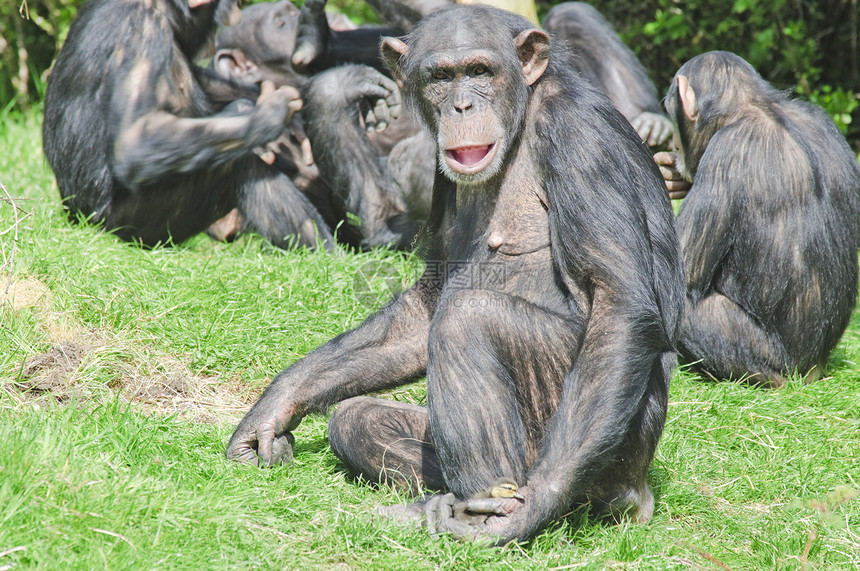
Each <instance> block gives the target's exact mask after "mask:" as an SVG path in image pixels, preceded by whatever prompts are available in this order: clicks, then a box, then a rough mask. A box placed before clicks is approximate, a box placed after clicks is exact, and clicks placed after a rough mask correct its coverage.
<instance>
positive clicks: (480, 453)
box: [227, 5, 684, 540]
mask: <svg viewBox="0 0 860 571" xmlns="http://www.w3.org/2000/svg"><path fill="white" fill-rule="evenodd" d="M382 51H383V56H384V59H385V61H386V63H387V65H389V66H390V67H391V70H392V73H393V74H394V76H395V77H396V78H397V79H398V80H399V81H402V82H403V84H404V93H405V95H406V97H407V98H408V100H409V101H410V103H411V105H412V106H413V107H414V108H415V109H416V111H417V112H418V113H419V115H420V117H421V120H422V122H423V123H424V125H425V127H426V129H427V130H428V131H429V133H430V134H431V136H432V138H433V140H434V141H436V143H437V145H438V149H437V153H436V156H437V160H438V163H439V167H440V171H439V174H437V177H436V181H435V186H434V189H433V206H432V212H431V215H430V220H429V222H428V224H427V226H426V227H425V230H423V231H422V232H425V233H426V241H427V246H428V249H427V251H426V259H427V267H426V270H425V272H424V274H423V275H422V277H421V278H420V279H419V280H418V282H417V283H416V284H415V285H414V286H413V287H412V288H410V289H409V290H407V291H406V292H404V293H403V294H402V295H400V296H398V297H397V298H396V299H395V300H394V301H392V302H391V303H390V304H389V305H388V306H387V307H385V308H383V309H382V310H381V311H379V312H378V313H376V314H375V315H373V316H371V317H370V318H368V319H367V321H365V322H364V323H363V324H362V325H361V326H359V327H358V328H356V329H354V330H352V331H349V332H347V333H344V334H342V335H340V336H338V337H337V338H335V339H333V340H332V341H330V342H328V343H327V344H325V345H324V346H322V347H320V348H318V349H316V350H315V351H313V352H312V353H311V354H310V355H308V356H307V357H305V358H304V359H302V360H300V361H298V362H297V363H295V364H294V365H293V366H291V367H289V368H288V369H286V370H285V371H283V372H282V373H281V374H280V375H278V377H276V378H275V380H274V381H273V382H272V384H271V385H270V386H269V387H268V389H267V390H266V391H265V393H264V394H263V396H262V397H261V398H260V400H259V401H258V402H257V403H256V404H255V405H254V407H253V408H252V409H251V411H250V412H249V413H248V414H247V415H246V416H245V418H244V419H243V420H242V421H241V423H240V424H239V426H238V427H237V428H236V431H235V432H234V434H233V437H232V438H231V441H230V444H229V446H228V448H227V456H228V457H229V458H233V459H236V460H239V461H243V462H249V463H253V464H264V465H269V464H274V463H278V462H285V461H289V460H290V458H291V457H292V443H293V435H292V433H291V431H292V430H293V429H295V427H296V426H297V425H298V423H299V422H300V421H301V419H302V417H303V416H305V415H307V414H309V413H314V412H321V411H324V410H325V409H326V408H327V407H329V406H331V405H332V404H335V403H338V402H340V401H345V402H341V404H340V406H339V407H338V409H337V411H336V412H335V413H334V415H333V416H332V418H331V420H330V423H329V438H330V442H331V446H332V449H333V450H334V451H335V453H336V454H337V455H338V456H339V457H340V458H341V459H342V460H343V462H344V463H345V464H346V465H347V466H348V467H349V469H350V470H351V471H352V472H353V473H354V474H356V475H358V474H360V475H363V476H364V477H366V478H368V479H371V480H381V481H388V482H394V483H400V484H403V485H406V486H411V487H413V488H417V489H420V488H422V487H425V486H426V487H428V488H431V489H437V490H444V489H447V490H449V491H450V492H452V493H450V494H443V495H437V496H434V497H433V498H432V499H431V500H429V501H428V502H426V504H423V509H425V510H426V511H425V515H426V518H427V522H428V524H429V525H430V526H431V529H433V530H435V531H450V532H453V533H456V534H459V535H463V536H473V535H476V534H477V535H483V534H486V535H489V536H492V537H495V538H497V539H501V540H504V539H511V538H519V539H525V538H528V537H531V536H533V535H534V534H536V533H537V532H538V531H539V530H540V529H542V528H543V527H544V526H546V525H547V524H548V523H549V522H551V521H553V520H554V519H556V518H559V517H561V516H562V515H563V514H564V513H566V512H567V510H568V509H569V507H570V506H571V504H572V503H575V502H581V501H586V500H590V501H591V502H592V503H593V506H594V508H595V510H596V511H600V510H606V511H608V512H609V513H610V514H612V515H614V516H620V515H621V514H625V513H626V514H628V515H629V516H630V517H631V518H632V519H633V520H635V521H645V520H648V519H649V518H650V517H651V514H652V511H653V508H654V498H653V496H652V494H651V491H650V489H649V487H648V484H647V481H646V476H647V472H648V466H649V464H650V462H651V459H652V457H653V454H654V450H655V447H656V445H657V441H658V439H659V437H660V434H661V432H662V429H663V423H664V419H665V413H666V406H667V392H668V384H669V376H670V370H671V367H672V366H673V363H674V362H675V353H674V343H675V339H676V331H677V327H678V324H679V321H680V316H681V310H682V307H683V299H684V289H683V275H682V270H681V260H680V249H679V246H678V240H677V236H676V234H675V228H674V220H673V217H672V212H671V208H670V204H669V199H668V197H667V196H666V192H665V188H664V186H663V183H662V180H661V179H660V175H659V172H658V170H657V167H656V165H655V163H654V161H653V160H652V158H651V155H650V153H649V152H648V150H647V148H646V147H645V146H644V145H642V143H641V141H640V140H639V138H638V137H637V135H636V133H635V132H634V131H633V129H632V128H631V127H630V125H629V124H628V123H627V122H626V121H625V120H624V117H623V116H622V115H621V114H620V113H619V112H618V111H617V110H616V109H615V108H614V107H613V106H612V104H611V103H610V102H609V100H608V99H607V98H606V97H605V96H603V95H601V94H600V93H599V92H598V91H597V90H596V89H595V88H594V87H592V86H591V85H590V84H589V83H588V82H586V81H583V80H582V79H580V78H579V76H578V75H576V74H575V73H574V72H572V71H571V70H570V68H569V67H568V66H567V65H566V54H565V52H564V48H563V46H560V45H557V44H552V45H551V44H550V39H549V37H548V36H547V34H546V33H545V32H543V31H542V30H539V29H535V28H534V27H533V26H532V25H531V24H530V23H529V22H528V21H527V20H525V19H523V18H521V17H518V16H515V15H513V14H510V13H506V12H503V11H499V10H496V9H493V8H490V7H487V6H478V5H474V6H459V7H455V8H452V9H450V10H444V11H440V12H436V13H434V14H432V15H430V16H428V17H427V18H425V19H424V20H422V22H421V23H420V24H419V25H418V26H417V27H416V28H415V29H414V30H413V31H412V32H411V33H410V34H409V35H408V36H406V37H405V39H404V41H400V40H397V39H394V38H386V39H385V40H384V43H383V45H382ZM596 149H599V152H595V150H596ZM425 373H426V376H427V408H426V409H425V408H423V407H418V406H414V405H407V404H403V403H397V402H393V401H389V400H385V399H374V398H368V397H359V395H364V394H366V393H371V392H374V391H379V390H384V389H387V388H391V387H395V386H398V385H402V384H404V383H408V382H412V381H415V380H417V379H419V378H420V377H421V376H422V375H424V374H425ZM350 397H358V398H354V399H351V400H346V399H350ZM502 477H505V478H512V479H513V480H514V481H515V482H517V483H518V484H519V485H520V487H519V492H520V493H521V494H522V496H523V498H524V499H523V500H520V499H518V498H490V499H486V498H483V499H476V500H471V499H470V500H466V501H468V502H478V503H474V504H473V503H470V507H469V509H467V510H465V512H466V513H467V512H472V515H474V512H476V511H477V512H482V513H485V514H487V515H488V517H487V519H486V520H485V521H483V522H481V523H478V524H477V525H471V524H470V522H471V517H470V518H469V520H467V521H461V520H458V519H457V517H456V513H464V512H463V510H460V509H458V510H457V511H456V513H455V511H454V509H453V506H454V505H455V504H457V503H458V502H459V501H462V500H463V499H466V498H471V497H472V496H473V495H474V494H476V493H477V492H479V491H480V490H482V489H485V488H487V487H488V486H489V485H490V484H491V483H492V482H493V481H496V480H498V479H499V478H502ZM458 498H460V499H458ZM488 504H489V505H488ZM420 509H422V508H421V504H416V505H413V506H412V510H411V511H419V513H420ZM407 511H410V510H407Z"/></svg>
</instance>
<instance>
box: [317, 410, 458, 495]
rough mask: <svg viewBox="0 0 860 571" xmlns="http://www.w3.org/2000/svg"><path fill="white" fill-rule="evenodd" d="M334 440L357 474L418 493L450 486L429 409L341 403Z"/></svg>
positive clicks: (330, 428)
mask: <svg viewBox="0 0 860 571" xmlns="http://www.w3.org/2000/svg"><path fill="white" fill-rule="evenodd" d="M328 438H329V443H330V444H331V448H332V450H333V451H334V453H335V454H336V455H337V457H338V458H340V459H341V460H342V461H343V463H344V464H346V466H347V468H348V469H349V471H350V472H351V473H352V474H353V475H354V476H360V477H363V478H365V479H367V480H370V481H372V482H380V483H389V484H393V485H395V486H399V487H403V488H407V489H411V490H412V491H413V492H415V493H420V492H422V491H423V490H425V489H428V490H437V491H438V490H443V489H444V488H445V482H444V481H443V480H442V470H441V468H440V467H439V459H438V458H437V456H436V451H435V450H434V449H433V444H432V442H431V439H430V422H429V419H428V418H427V409H425V408H424V407H420V406H416V405H411V404H406V403H401V402H397V401H391V400H385V399H378V398H370V397H356V398H352V399H349V400H346V401H343V402H342V403H340V404H339V405H338V407H337V409H336V410H335V412H334V414H332V416H331V419H330V420H329V425H328Z"/></svg>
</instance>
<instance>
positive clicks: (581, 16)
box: [543, 2, 672, 148]
mask: <svg viewBox="0 0 860 571" xmlns="http://www.w3.org/2000/svg"><path fill="white" fill-rule="evenodd" d="M543 28H544V29H545V30H546V31H547V32H549V33H550V34H552V35H554V36H555V37H557V38H558V39H560V40H563V41H564V42H565V43H566V44H567V45H568V47H570V48H571V50H573V52H574V53H575V54H576V55H577V58H576V60H575V61H576V64H575V65H576V68H577V70H578V71H579V72H580V73H581V74H582V75H583V76H585V77H586V78H587V79H589V80H590V81H592V82H594V84H595V85H597V86H598V87H599V88H600V89H601V90H602V91H603V93H605V94H606V95H607V96H608V97H609V99H610V100H611V101H612V104H613V105H615V108H616V109H618V110H619V111H621V114H622V115H624V116H625V117H627V120H628V121H630V124H631V125H633V128H634V129H636V132H637V133H639V136H640V137H641V138H642V140H643V141H645V142H646V143H648V145H649V146H651V147H655V148H659V147H664V146H666V144H667V143H668V142H669V140H670V139H671V138H672V122H671V121H669V119H668V118H667V117H666V116H665V115H664V114H663V109H662V108H661V107H660V98H659V96H658V95H657V88H656V87H654V83H653V82H652V81H651V79H650V78H649V77H648V72H646V71H645V67H644V66H643V65H642V63H641V62H640V61H639V58H637V57H636V54H634V53H633V51H632V50H631V49H630V48H629V47H627V45H626V44H624V42H622V41H621V38H619V37H618V34H616V33H615V30H614V29H613V28H612V25H611V24H610V23H609V22H607V21H606V18H604V17H603V15H602V14H601V13H600V12H598V11H597V10H596V9H595V8H594V7H593V6H592V5H590V4H586V3H585V2H564V3H562V4H558V5H556V6H554V7H553V8H552V10H550V11H549V13H548V14H547V15H546V17H545V18H544V20H543Z"/></svg>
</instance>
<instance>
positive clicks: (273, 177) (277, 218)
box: [43, 0, 332, 247]
mask: <svg viewBox="0 0 860 571" xmlns="http://www.w3.org/2000/svg"><path fill="white" fill-rule="evenodd" d="M233 12H235V13H236V14H238V9H237V7H236V2H235V0H152V1H148V2H141V1H139V0H90V2H88V3H87V4H85V5H84V6H83V7H81V10H80V13H79V15H78V18H77V19H76V20H75V22H74V23H73V24H72V27H71V29H70V30H69V35H68V38H67V40H66V43H65V45H64V47H63V49H62V51H61V53H60V56H59V58H58V59H57V62H56V64H55V66H54V69H53V72H52V73H51V77H50V79H49V82H48V90H47V93H46V100H45V119H44V124H43V137H44V148H45V154H46V155H47V157H48V162H49V163H50V164H51V167H52V168H53V169H54V173H55V175H56V177H57V182H58V184H59V187H60V193H61V195H62V197H63V198H64V200H65V206H66V208H68V210H69V212H70V213H71V214H72V215H75V216H77V215H82V216H85V217H90V218H91V219H92V220H93V221H95V222H102V223H103V224H104V227H105V228H106V229H109V230H112V231H114V232H115V233H116V235H117V236H119V237H121V238H122V239H125V240H135V241H139V242H142V243H143V244H147V245H152V244H156V243H159V242H165V241H168V240H171V239H172V240H173V241H174V242H179V241H181V240H183V239H185V238H187V237H189V236H191V235H193V234H196V233H198V232H200V231H202V230H205V229H206V228H207V227H208V226H210V225H211V224H212V223H213V222H215V221H216V220H218V219H219V218H221V217H224V216H225V215H227V214H228V213H230V212H231V211H232V210H233V209H238V213H239V215H240V217H241V219H242V220H244V222H243V229H244V230H250V231H256V232H258V233H260V234H262V235H263V236H265V237H266V238H268V239H269V240H270V241H271V242H272V243H274V244H276V245H278V246H289V245H292V244H295V243H300V244H305V245H308V246H311V247H313V246H315V245H316V244H317V240H318V239H321V240H322V241H323V242H324V243H325V244H326V245H330V244H331V241H332V237H331V234H330V232H329V231H328V229H327V228H326V227H325V224H324V223H323V221H322V219H321V218H320V216H319V214H318V213H317V212H316V210H315V209H314V208H313V206H312V205H311V204H310V203H309V202H308V201H307V199H306V198H305V197H304V196H302V195H301V193H299V192H298V191H297V190H296V189H295V187H294V186H293V185H292V183H291V182H290V181H289V179H288V178H287V177H285V176H284V175H282V174H281V173H279V172H278V171H276V170H275V169H273V168H271V167H269V166H267V165H266V164H264V163H263V162H262V161H260V159H259V158H257V157H256V156H255V155H254V154H253V153H252V150H253V149H254V147H257V146H260V145H263V144H265V143H268V142H269V141H272V140H274V139H276V138H277V137H278V136H279V135H280V134H281V132H282V131H283V129H284V127H285V122H286V120H287V119H288V118H289V116H290V115H291V114H292V112H294V111H295V110H296V109H298V108H299V106H300V102H299V101H298V92H297V91H296V90H295V89H293V88H283V89H278V90H277V91H274V92H273V93H270V94H266V95H264V96H261V97H260V98H259V100H258V101H257V104H256V106H255V105H254V104H253V103H251V102H250V101H247V102H246V103H241V102H240V103H234V104H232V105H230V106H228V107H226V108H224V104H225V103H226V102H228V101H232V100H233V99H236V97H241V96H244V97H254V98H256V97H257V95H259V90H250V89H243V88H241V87H239V86H235V85H231V84H229V83H227V82H225V81H223V80H220V79H219V78H218V77H216V76H215V75H214V74H210V73H207V72H206V71H205V70H202V69H200V68H198V67H196V66H194V65H193V64H192V58H193V57H194V55H195V54H196V53H197V52H198V51H199V50H200V48H201V47H202V46H203V45H204V44H205V43H206V42H207V41H208V40H209V39H210V38H211V36H212V34H213V33H214V31H215V28H216V25H217V23H218V22H221V21H224V20H225V18H226V17H227V16H228V14H231V13H233Z"/></svg>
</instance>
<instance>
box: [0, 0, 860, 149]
mask: <svg viewBox="0 0 860 571" xmlns="http://www.w3.org/2000/svg"><path fill="white" fill-rule="evenodd" d="M19 2H21V3H19ZM82 3H83V0H23V1H21V0H12V1H8V0H7V1H6V2H2V3H0V108H7V107H13V106H19V107H25V106H27V105H30V104H32V103H33V102H38V101H39V100H40V98H41V96H42V94H43V93H44V83H45V77H46V75H47V70H48V69H49V67H50V65H51V61H52V60H53V57H54V55H55V53H56V51H57V49H58V47H59V46H61V45H62V42H63V39H64V38H65V35H66V33H67V31H68V27H69V23H70V22H71V21H72V19H73V18H74V17H75V15H76V13H77V7H78V6H79V5H81V4H82ZM557 3H558V2H556V1H551V0H537V4H538V7H539V10H540V12H541V13H542V14H543V13H546V11H547V10H548V9H549V8H551V7H552V5H554V4H557ZM330 4H331V5H332V6H333V7H334V8H336V9H340V10H341V11H344V12H346V13H348V14H350V15H352V16H353V17H355V18H356V19H357V20H359V21H365V20H367V19H369V18H372V17H373V15H372V12H370V11H369V9H368V8H367V6H366V5H364V4H363V3H362V2H361V0H332V2H330ZM595 5H596V6H597V8H598V9H599V10H600V11H601V12H603V13H604V14H605V15H606V17H607V18H608V19H609V20H610V21H611V22H612V23H613V24H614V25H615V27H616V30H618V32H619V34H621V36H622V38H623V39H624V40H625V41H626V42H627V43H628V45H630V46H631V47H632V48H633V49H634V51H636V53H637V54H638V55H639V57H640V58H641V60H642V62H643V63H644V64H645V67H646V68H647V69H648V70H649V71H650V73H651V75H652V77H653V79H654V81H655V83H656V84H657V88H658V89H659V90H660V91H661V92H662V91H665V90H666V88H667V87H668V85H669V82H670V80H671V77H672V75H673V74H674V72H675V70H676V69H677V68H678V67H679V66H680V65H681V64H682V63H683V62H685V61H686V60H688V59H690V58H691V57H693V56H695V55H696V54H699V53H702V52H704V51H708V50H714V49H722V50H728V51H733V52H735V53H737V54H738V55H740V56H742V57H744V58H745V59H747V60H748V61H749V62H750V63H751V64H753V65H754V66H755V67H756V68H757V69H758V70H759V72H760V73H761V74H762V75H763V76H764V77H765V78H766V79H768V80H769V81H771V82H773V83H774V84H776V85H777V86H778V87H780V88H783V89H790V90H794V91H796V92H797V93H798V94H799V95H800V96H801V97H803V98H805V99H809V100H811V101H813V102H815V103H817V104H819V105H821V106H822V107H824V108H825V109H826V110H827V111H828V112H829V113H830V115H831V116H832V117H833V118H834V120H835V121H836V123H837V124H838V125H839V126H840V128H841V129H842V130H843V132H845V133H846V135H847V136H848V138H849V140H850V141H851V142H852V144H853V145H854V147H855V148H860V111H858V109H857V106H858V105H857V94H856V93H855V92H856V91H857V90H858V87H860V86H858V73H860V66H858V46H857V29H856V28H857V22H858V16H860V15H858V10H860V8H858V7H857V5H856V3H853V2H845V1H844V0H824V1H821V2H809V1H804V0H733V1H729V2H713V1H711V2H707V1H703V0H691V1H684V2H681V1H680V0H607V1H605V2H595ZM852 117H854V118H855V121H854V122H852Z"/></svg>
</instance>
